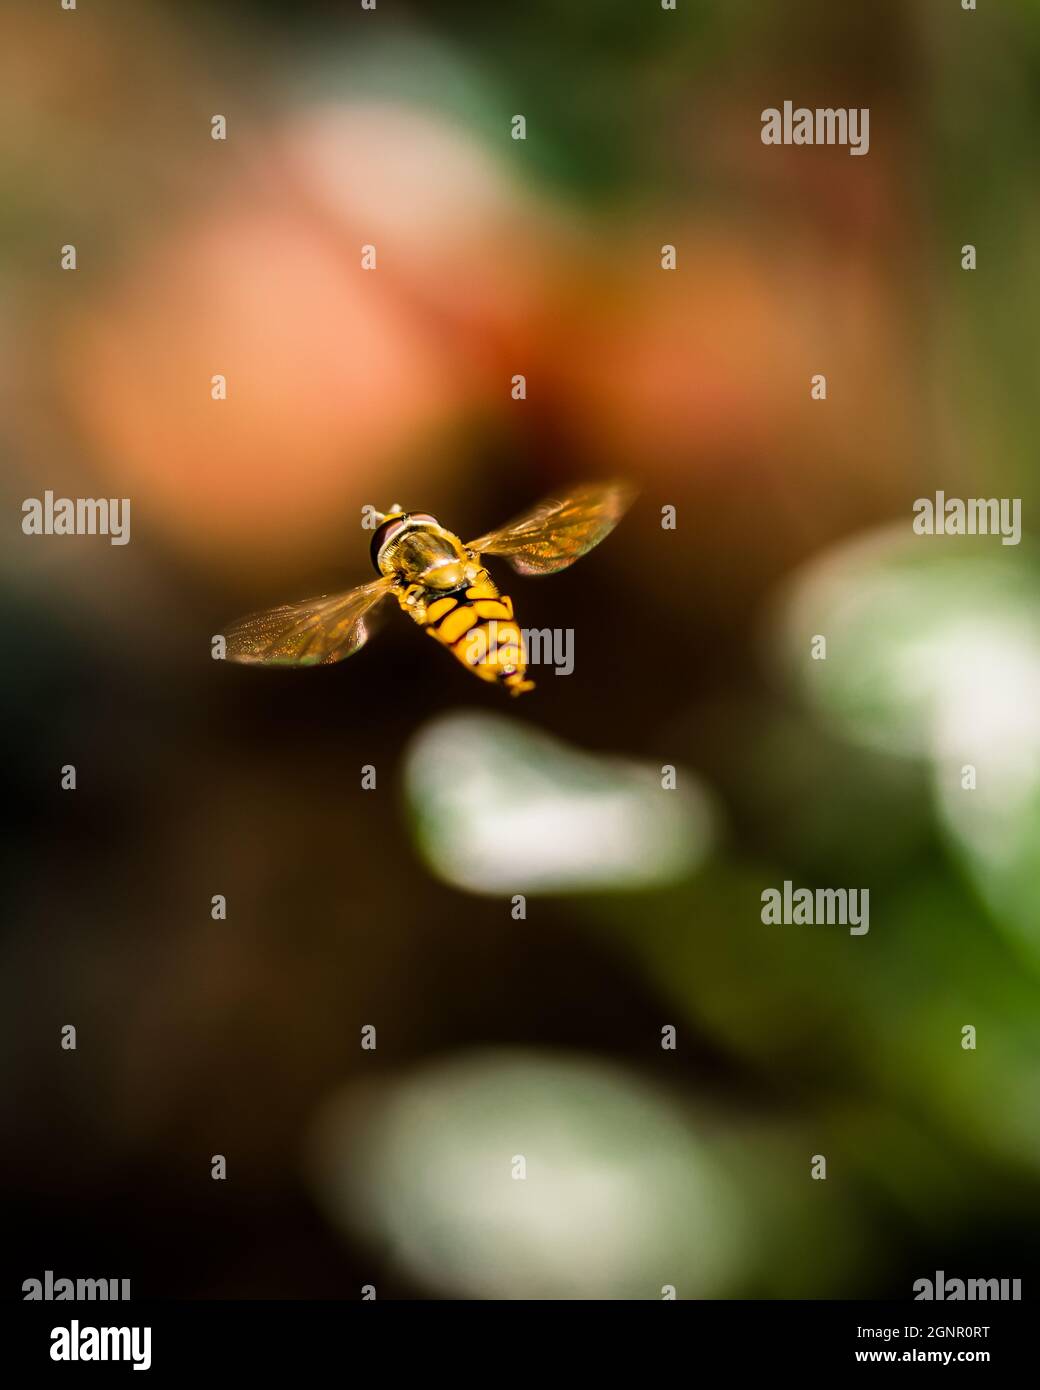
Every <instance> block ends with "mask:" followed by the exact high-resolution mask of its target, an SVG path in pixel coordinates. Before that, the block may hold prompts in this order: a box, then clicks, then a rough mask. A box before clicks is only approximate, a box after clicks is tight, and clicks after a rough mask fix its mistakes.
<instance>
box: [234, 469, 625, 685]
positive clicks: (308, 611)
mask: <svg viewBox="0 0 1040 1390" xmlns="http://www.w3.org/2000/svg"><path fill="white" fill-rule="evenodd" d="M632 496H633V493H632V490H631V489H630V488H629V487H627V486H626V485H625V484H622V483H605V484H593V485H590V486H587V487H581V488H577V489H576V490H575V491H573V492H572V493H570V494H568V495H567V496H566V497H563V498H546V500H545V501H543V502H540V503H538V504H537V505H536V506H534V507H532V508H531V509H530V510H529V511H526V512H524V513H522V514H521V515H520V516H518V517H516V518H515V519H514V520H513V521H510V522H508V523H507V524H506V525H505V526H502V527H500V528H499V529H498V530H497V531H490V532H488V534H487V535H484V536H480V537H478V539H477V540H474V541H470V542H469V543H468V544H463V542H462V541H460V540H459V538H458V536H456V535H455V534H454V533H453V532H451V531H448V530H447V529H446V528H445V527H443V526H441V525H440V523H439V522H438V521H437V520H436V518H435V517H432V516H429V515H428V514H427V513H425V512H406V511H404V510H403V509H402V508H400V507H393V508H391V510H390V511H389V512H388V513H386V514H385V515H383V516H382V518H381V520H380V524H379V527H378V529H377V530H376V531H375V533H374V534H373V537H372V563H373V564H374V566H375V568H376V571H377V573H378V575H379V578H378V579H375V580H373V581H372V582H371V583H368V584H361V585H359V586H358V587H357V588H354V589H348V590H347V591H346V592H345V593H341V594H333V595H331V596H326V595H323V596H322V597H320V598H315V599H305V600H303V602H301V603H290V604H284V605H282V606H281V607H279V608H272V609H269V610H268V611H267V612H265V613H258V614H255V615H254V616H253V617H250V618H244V619H242V620H241V621H240V622H237V623H235V624H233V625H232V627H231V628H230V629H229V631H228V632H227V634H226V638H227V655H228V657H229V658H230V659H231V660H232V661H243V662H254V663H260V664H266V665H282V666H315V665H318V664H319V663H322V662H330V661H342V660H343V659H344V658H345V657H348V656H352V655H353V654H354V652H356V651H359V650H360V649H361V647H363V646H364V644H365V643H366V642H367V641H368V639H369V637H370V636H371V635H372V632H373V631H374V628H375V626H376V619H377V617H379V616H381V611H380V603H381V600H382V599H385V598H388V597H389V596H390V595H391V594H393V595H394V597H395V598H396V599H397V601H398V603H399V605H400V607H401V608H402V609H403V611H404V612H405V613H407V614H408V615H409V616H410V617H411V618H412V619H414V621H415V622H416V623H418V624H419V626H420V627H423V628H425V630H426V632H427V633H429V635H430V636H431V637H433V638H434V639H435V640H436V641H438V642H440V643H441V644H442V645H443V646H445V647H447V648H448V649H449V651H451V652H452V654H453V655H454V656H455V657H457V659H458V660H459V661H460V662H461V663H462V664H463V665H464V666H465V667H466V668H467V669H468V670H470V671H472V672H473V674H474V675H476V676H478V677H480V679H481V680H485V681H489V682H492V683H494V684H498V685H502V686H504V687H505V688H506V689H507V690H508V691H509V693H510V694H511V695H522V694H523V693H524V691H526V690H531V689H533V687H534V682H533V681H530V680H528V679H527V673H526V662H525V657H524V651H523V641H522V637H521V632H520V629H519V627H517V625H516V621H515V619H514V617H513V600H512V599H511V598H510V597H509V595H508V594H500V593H499V591H498V589H497V587H496V586H495V584H494V581H493V580H492V578H491V576H490V574H489V573H488V571H487V570H486V569H485V568H484V565H483V563H482V556H483V555H501V556H503V557H504V558H506V559H507V560H508V561H509V563H510V564H511V565H512V567H513V568H514V569H515V570H516V571H517V572H518V573H519V574H529V575H530V574H555V573H556V572H557V571H559V570H562V569H566V568H567V566H568V565H572V564H573V563H574V561H575V560H577V559H580V557H581V556H582V555H584V554H586V553H587V552H588V551H589V550H591V549H592V547H593V546H594V545H598V544H599V542H600V541H601V540H603V538H604V536H606V535H608V534H609V532H610V531H612V530H613V529H614V527H615V526H616V525H617V523H618V521H619V520H620V519H621V517H622V516H623V515H624V513H625V511H626V510H627V508H628V506H629V505H630V503H631V501H632Z"/></svg>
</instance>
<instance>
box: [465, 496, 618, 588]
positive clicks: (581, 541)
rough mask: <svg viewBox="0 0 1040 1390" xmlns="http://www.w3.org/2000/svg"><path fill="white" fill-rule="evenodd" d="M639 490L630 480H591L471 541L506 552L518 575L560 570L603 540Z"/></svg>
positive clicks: (475, 547) (478, 546) (472, 547)
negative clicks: (626, 481)
mask: <svg viewBox="0 0 1040 1390" xmlns="http://www.w3.org/2000/svg"><path fill="white" fill-rule="evenodd" d="M635 495H636V493H635V488H633V487H632V486H631V485H630V484H628V483H620V482H615V483H589V484H586V485H585V486H583V487H577V488H575V489H574V490H573V491H572V492H570V493H567V494H566V495H565V496H563V497H546V498H545V499H544V501H542V502H538V503H536V504H535V506H533V507H531V509H530V510H529V511H526V512H523V513H522V514H521V515H520V516H517V517H514V518H513V520H512V521H509V522H507V523H506V524H505V526H500V527H499V528H498V530H497V531H489V532H488V534H487V535H486V536H480V537H479V538H478V539H477V540H475V541H470V542H469V549H470V550H477V551H480V552H481V553H482V554H485V555H504V556H505V557H506V558H507V559H508V560H509V563H510V564H511V565H512V566H513V568H514V569H515V570H516V571H517V573H518V574H555V573H556V572H557V571H558V570H563V569H566V568H567V566H568V565H573V564H574V562H575V560H580V559H581V557H582V556H583V555H585V554H587V553H588V552H589V551H590V550H591V549H592V547H593V546H594V545H599V543H600V541H601V540H603V538H604V537H605V536H608V535H609V534H610V532H611V531H613V529H614V527H615V526H616V525H617V524H618V522H619V521H620V520H621V518H622V517H623V516H624V514H625V512H626V511H627V510H628V508H629V507H630V506H631V505H632V501H633V499H634V498H635Z"/></svg>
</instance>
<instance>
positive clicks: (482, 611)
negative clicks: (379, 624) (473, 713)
mask: <svg viewBox="0 0 1040 1390" xmlns="http://www.w3.org/2000/svg"><path fill="white" fill-rule="evenodd" d="M416 621H417V622H419V623H421V625H422V626H423V627H425V629H426V631H427V632H428V633H429V634H430V636H431V637H434V638H436V640H437V641H438V642H440V643H441V645H442V646H445V647H447V648H448V650H449V651H450V652H451V653H452V655H453V656H455V657H457V658H458V660H459V661H461V662H462V664H463V666H465V667H466V668H467V670H470V671H472V672H473V674H474V675H475V676H479V677H480V679H481V680H485V681H493V682H496V683H498V684H501V685H504V686H505V687H506V689H507V690H508V691H509V693H510V694H511V695H521V694H523V692H524V691H525V690H533V689H534V682H533V681H529V680H525V678H524V677H525V672H526V669H527V667H526V663H525V661H524V651H523V641H522V638H521V636H520V629H519V628H518V627H517V625H516V623H515V621H514V619H513V600H512V599H511V598H510V597H509V595H508V594H500V593H499V592H498V589H497V588H496V587H495V585H494V583H493V581H492V579H491V576H490V575H489V574H488V572H487V570H481V572H480V573H479V574H478V576H477V578H476V579H475V580H474V582H473V583H472V584H471V585H470V586H469V587H468V588H467V589H465V590H458V591H457V592H455V593H453V594H443V595H440V596H434V595H432V594H430V595H428V596H427V600H426V607H425V611H424V612H423V614H422V616H421V617H420V616H418V615H416Z"/></svg>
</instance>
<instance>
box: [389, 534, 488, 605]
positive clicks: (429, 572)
mask: <svg viewBox="0 0 1040 1390" xmlns="http://www.w3.org/2000/svg"><path fill="white" fill-rule="evenodd" d="M372 552H373V553H372V558H373V560H374V562H375V566H376V569H377V570H378V571H379V573H380V574H383V575H386V576H387V577H388V578H392V579H394V580H395V581H396V582H397V583H398V584H400V585H403V586H408V585H412V584H419V585H422V587H423V588H424V589H426V590H428V591H430V592H433V593H451V592H453V591H454V590H457V589H460V588H463V587H464V586H465V584H466V583H467V581H468V579H469V578H470V577H471V575H472V573H473V572H474V569H475V566H474V565H473V561H472V558H471V557H470V556H469V555H468V554H467V552H466V550H465V547H464V546H463V544H462V542H461V541H460V540H459V538H458V536H456V535H454V534H453V533H452V532H451V531H447V530H445V528H444V527H443V526H441V525H439V523H438V522H436V521H435V520H434V519H433V518H432V517H428V518H427V517H425V516H423V517H421V518H419V517H414V516H401V517H394V518H390V519H388V520H387V521H386V522H384V524H383V525H382V526H381V527H380V528H379V531H377V532H376V535H375V537H373V545H372Z"/></svg>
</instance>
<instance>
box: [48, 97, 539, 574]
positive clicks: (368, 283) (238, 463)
mask: <svg viewBox="0 0 1040 1390" xmlns="http://www.w3.org/2000/svg"><path fill="white" fill-rule="evenodd" d="M380 122H381V123H376V124H375V126H374V125H373V117H372V115H371V113H368V114H365V112H364V111H359V112H353V111H351V110H350V109H349V108H347V109H343V110H336V111H335V113H334V115H332V116H330V115H329V113H328V112H322V113H319V114H318V115H315V116H314V117H305V116H300V117H298V118H296V117H294V118H291V119H290V121H289V124H288V125H287V126H286V128H285V130H284V131H283V136H284V138H283V139H281V140H276V141H274V142H273V148H274V150H275V152H274V153H273V154H271V153H269V152H266V150H267V147H265V153H264V154H263V155H262V156H261V157H260V158H259V159H258V161H257V169H258V171H259V172H258V174H254V173H252V172H246V171H245V170H244V169H241V168H240V171H239V172H238V174H237V176H236V177H235V179H234V183H233V185H232V187H230V188H229V190H228V192H227V195H226V196H225V197H224V198H223V200H221V201H219V202H218V203H217V204H216V205H214V204H213V201H212V199H210V201H209V203H208V205H207V207H206V211H205V212H204V213H203V214H202V215H201V216H199V217H198V218H196V219H195V220H190V221H186V222H185V224H184V225H183V226H182V227H179V228H177V229H176V230H175V231H174V232H172V233H170V234H168V235H166V236H165V237H164V238H163V239H162V240H160V241H158V242H156V243H153V244H151V245H150V246H148V247H147V248H146V249H145V250H144V251H142V253H141V254H140V256H139V258H138V260H137V261H136V262H135V263H134V264H133V265H132V266H131V267H130V268H129V269H128V271H127V272H126V274H125V276H124V277H123V278H122V280H121V281H120V282H118V283H117V284H116V285H115V287H114V288H112V289H111V290H110V291H109V292H108V293H107V295H104V296H103V297H102V298H101V299H100V300H99V301H95V303H94V304H93V305H92V306H91V308H90V310H89V311H86V312H84V313H83V314H81V315H80V316H79V317H78V318H76V319H74V320H73V321H72V327H71V328H70V329H69V330H68V331H67V333H66V334H65V335H64V337H63V339H62V348H61V351H60V354H59V356H60V360H61V375H62V378H63V383H64V389H65V391H66V393H67V395H68V396H69V398H70V399H71V404H72V409H73V413H74V415H75V417H76V419H77V420H78V422H79V423H80V425H81V426H82V427H83V429H84V430H85V432H86V435H87V439H88V443H89V444H90V445H91V446H92V449H93V452H94V454H95V455H96V459H95V463H96V467H97V469H98V470H99V472H100V474H101V475H102V478H103V480H104V485H105V486H106V487H108V488H109V489H110V490H111V492H112V493H113V495H114V494H117V493H118V494H120V495H129V496H130V497H131V498H132V499H133V501H134V503H135V505H136V507H137V518H138V519H139V522H140V523H147V524H149V525H152V526H155V527H157V528H160V529H162V530H164V531H167V532H168V533H169V534H170V536H171V538H172V539H174V540H175V541H176V543H177V544H178V545H180V546H181V547H184V548H189V549H194V550H196V551H197V552H203V553H204V554H205V555H206V556H207V557H208V558H209V559H210V560H211V561H212V560H216V561H220V562H224V563H227V564H229V565H231V566H236V565H241V564H242V563H243V562H245V561H248V560H250V559H252V558H254V557H257V556H263V557H278V556H279V555H280V556H282V557H283V558H284V557H287V556H289V555H291V554H292V553H293V552H295V551H297V550H299V549H301V548H303V547H310V546H313V545H314V544H315V543H319V544H320V542H321V540H322V537H323V535H324V536H325V537H331V536H332V535H333V533H334V529H335V530H339V531H341V530H342V529H343V527H344V526H345V525H349V526H356V525H357V524H358V521H359V519H360V516H359V508H360V506H361V505H363V504H365V503H371V504H373V505H375V506H377V507H385V506H388V505H389V504H390V503H391V502H392V501H394V500H396V499H399V500H401V501H403V502H404V503H405V504H406V505H409V504H411V502H412V499H415V498H420V499H421V498H422V497H423V496H425V495H426V493H428V491H429V486H428V483H427V484H426V486H425V491H424V480H425V479H426V477H427V473H428V469H429V459H430V455H431V453H432V452H433V451H434V450H437V449H438V448H440V450H441V452H439V453H438V455H437V480H438V487H439V489H444V488H445V487H450V486H451V483H452V479H453V474H454V473H455V472H456V471H457V470H461V469H462V468H463V467H464V466H465V465H466V463H467V462H468V460H466V459H465V458H464V457H461V458H459V457H457V455H458V452H459V451H458V450H456V449H451V450H448V449H445V448H444V442H445V438H446V434H447V430H448V428H449V427H450V426H452V425H453V424H455V423H457V422H458V421H459V420H460V419H461V418H463V415H464V412H465V410H466V408H467V406H471V405H472V404H473V403H474V400H475V399H476V397H477V396H478V395H479V393H480V391H481V389H482V388H483V389H485V390H486V389H487V386H488V384H489V375H490V374H492V373H497V374H498V375H499V376H501V372H502V370H504V367H502V368H500V367H499V365H498V362H499V358H500V356H501V355H502V354H503V353H504V354H505V358H506V359H508V358H512V359H514V360H515V358H516V353H515V352H510V353H506V352H505V349H504V347H503V343H504V342H505V341H508V340H509V338H510V336H511V335H512V334H513V332H514V331H515V326H516V324H517V322H518V321H519V320H521V319H522V318H524V317H525V315H526V314H527V313H528V311H529V307H530V299H531V295H532V294H533V293H535V291H536V286H535V285H534V283H533V281H532V277H531V275H530V274H518V260H517V258H518V255H519V252H517V253H515V254H514V252H512V251H511V250H510V247H509V245H508V244H507V243H506V242H505V241H504V237H505V233H506V229H507V228H508V227H509V225H510V218H511V216H513V215H515V214H516V212H517V204H516V203H515V202H514V200H512V199H511V196H510V193H509V189H508V184H507V181H506V180H505V179H504V177H502V176H498V177H492V176H491V174H489V171H488V168H487V161H486V158H485V157H482V156H481V155H480V154H479V151H478V149H477V147H476V146H474V145H473V143H472V142H471V141H470V140H469V139H468V137H465V136H464V135H462V134H461V133H457V132H454V131H453V130H451V129H450V128H447V127H444V126H440V125H437V124H436V123H434V124H433V125H429V124H428V123H427V121H426V118H425V117H420V116H418V115H416V114H414V113H406V112H398V113H396V114H395V113H394V112H393V111H392V110H391V111H390V114H389V116H388V115H387V114H386V112H385V111H384V112H382V113H381V116H380ZM374 132H375V133H374ZM366 133H367V134H368V135H372V136H373V139H372V140H367V139H366V138H365V137H366ZM376 134H377V137H378V138H376ZM359 151H360V152H362V153H359ZM254 153H256V151H254ZM333 194H334V195H335V196H333ZM366 245H372V246H374V247H375V248H376V268H375V269H374V270H366V269H364V268H363V266H362V248H363V247H364V246H366ZM217 377H223V378H224V382H225V383H226V388H224V389H226V399H221V398H220V393H221V390H222V387H221V383H220V382H219V381H216V382H215V380H214V379H215V378H217ZM503 381H504V382H505V385H504V386H503V387H502V389H501V391H500V398H501V400H502V401H503V402H506V401H507V400H508V376H505V377H504V378H503ZM463 452H464V451H463ZM445 455H447V456H445ZM391 494H393V496H391ZM323 527H324V528H325V530H324V532H323V529H322V528H323Z"/></svg>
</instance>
